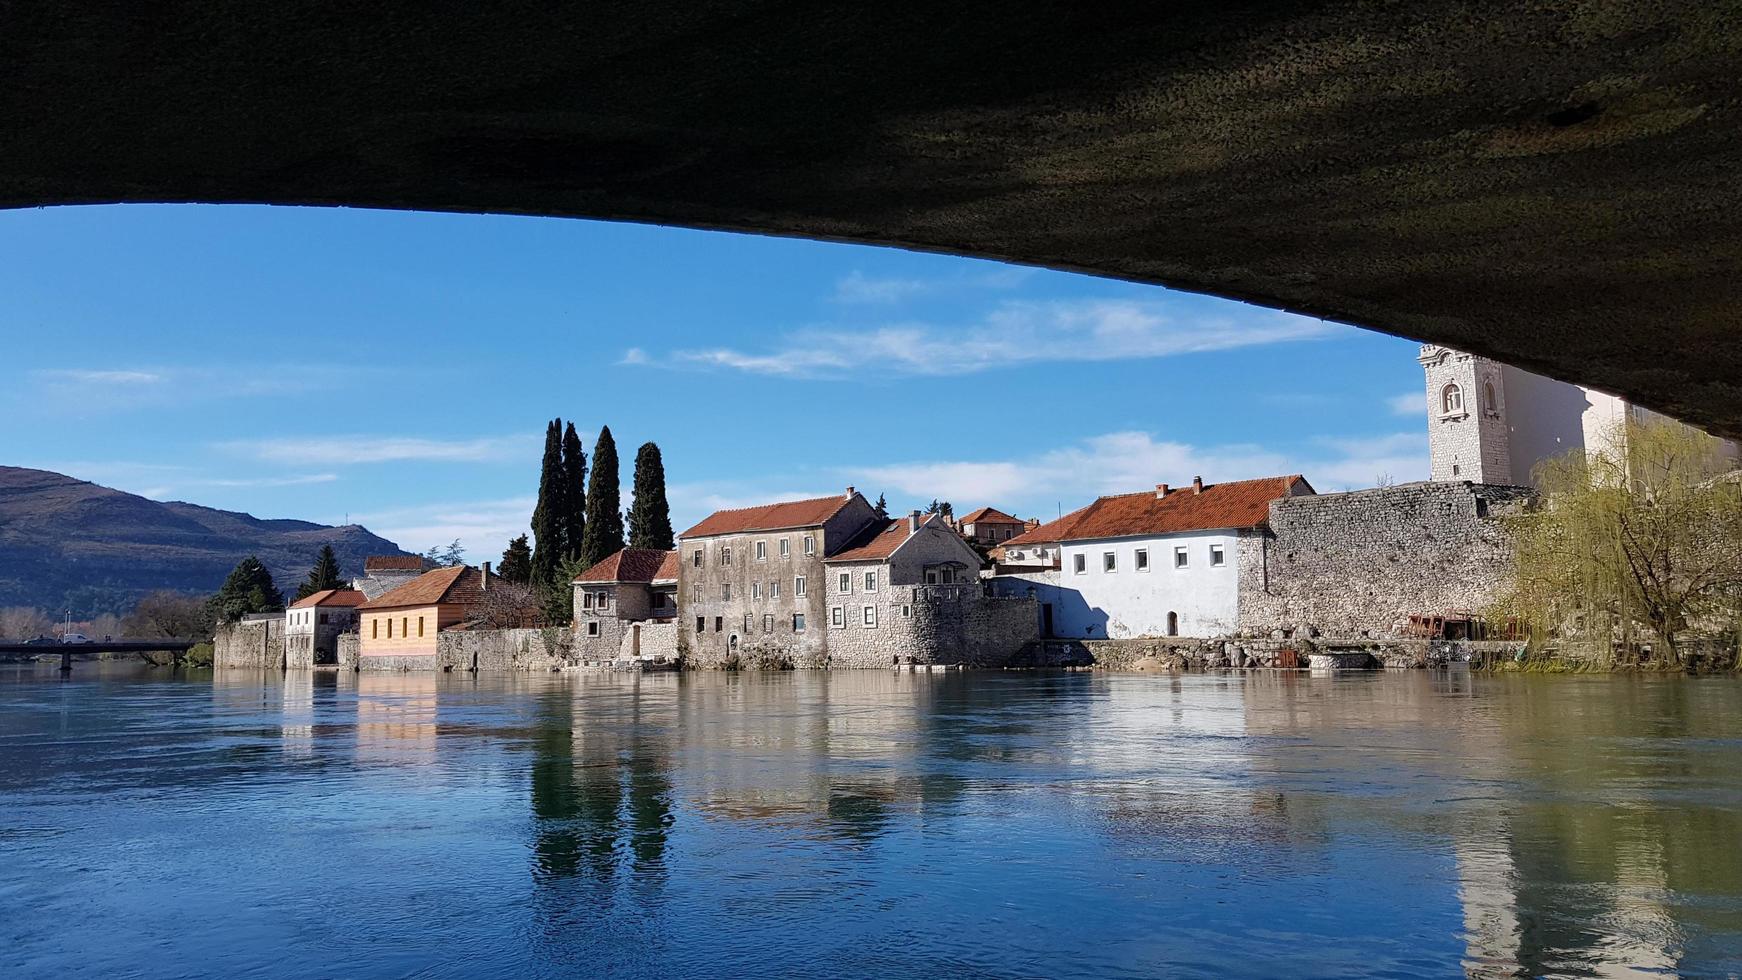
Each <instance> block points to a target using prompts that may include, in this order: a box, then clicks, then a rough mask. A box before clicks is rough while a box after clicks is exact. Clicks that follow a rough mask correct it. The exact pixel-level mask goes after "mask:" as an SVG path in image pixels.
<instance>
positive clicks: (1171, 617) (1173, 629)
mask: <svg viewBox="0 0 1742 980" xmlns="http://www.w3.org/2000/svg"><path fill="white" fill-rule="evenodd" d="M1167 635H1168V636H1178V635H1179V613H1176V612H1170V613H1168V614H1167Z"/></svg>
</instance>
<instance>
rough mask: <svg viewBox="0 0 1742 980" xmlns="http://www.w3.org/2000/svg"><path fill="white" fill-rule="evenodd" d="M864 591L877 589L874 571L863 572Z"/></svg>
mask: <svg viewBox="0 0 1742 980" xmlns="http://www.w3.org/2000/svg"><path fill="white" fill-rule="evenodd" d="M865 591H866V592H876V591H877V573H876V572H866V573H865Z"/></svg>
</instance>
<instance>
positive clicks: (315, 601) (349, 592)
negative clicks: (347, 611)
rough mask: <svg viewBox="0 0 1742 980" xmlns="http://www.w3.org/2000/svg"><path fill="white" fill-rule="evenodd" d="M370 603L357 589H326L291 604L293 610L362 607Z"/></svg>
mask: <svg viewBox="0 0 1742 980" xmlns="http://www.w3.org/2000/svg"><path fill="white" fill-rule="evenodd" d="M367 601H368V596H365V595H364V594H363V593H361V592H358V591H357V590H356V589H326V590H325V591H322V592H316V593H314V594H313V595H309V596H304V597H303V598H301V599H298V600H296V601H295V602H293V603H291V604H290V608H292V609H310V608H313V607H314V606H361V605H362V604H363V603H365V602H367Z"/></svg>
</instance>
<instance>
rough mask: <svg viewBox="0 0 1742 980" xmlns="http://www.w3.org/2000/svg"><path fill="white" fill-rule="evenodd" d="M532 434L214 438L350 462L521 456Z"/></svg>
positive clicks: (264, 454) (285, 459) (292, 459)
mask: <svg viewBox="0 0 1742 980" xmlns="http://www.w3.org/2000/svg"><path fill="white" fill-rule="evenodd" d="M535 442H536V440H534V439H532V438H531V437H529V436H492V437H486V438H480V439H421V438H415V437H409V436H302V437H297V438H294V439H260V440H258V441H252V440H251V441H232V442H221V443H218V444H217V446H216V448H218V449H220V450H223V451H225V452H229V453H234V454H236V455H239V456H247V457H250V458H253V459H258V460H262V461H265V462H271V463H279V464H284V465H292V466H351V465H358V464H363V463H400V462H432V463H484V462H493V461H497V460H508V459H518V458H521V457H523V456H524V455H525V454H526V452H527V451H528V448H529V447H530V446H532V445H534V444H535Z"/></svg>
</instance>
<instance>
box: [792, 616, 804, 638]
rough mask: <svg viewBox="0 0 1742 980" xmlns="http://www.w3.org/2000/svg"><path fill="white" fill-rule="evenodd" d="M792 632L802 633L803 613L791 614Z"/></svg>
mask: <svg viewBox="0 0 1742 980" xmlns="http://www.w3.org/2000/svg"><path fill="white" fill-rule="evenodd" d="M792 631H793V632H794V633H803V632H804V613H793V614H792Z"/></svg>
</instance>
